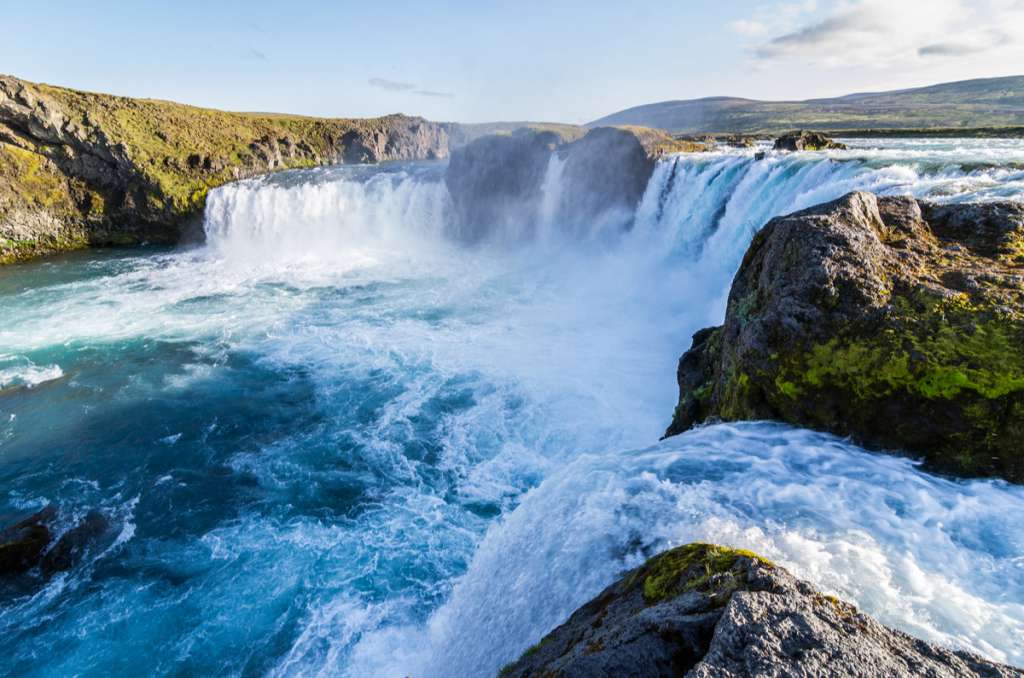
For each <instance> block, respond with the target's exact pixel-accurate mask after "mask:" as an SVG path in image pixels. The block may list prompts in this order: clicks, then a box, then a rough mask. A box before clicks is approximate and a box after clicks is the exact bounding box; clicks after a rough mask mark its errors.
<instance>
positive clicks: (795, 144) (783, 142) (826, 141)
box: [775, 130, 846, 151]
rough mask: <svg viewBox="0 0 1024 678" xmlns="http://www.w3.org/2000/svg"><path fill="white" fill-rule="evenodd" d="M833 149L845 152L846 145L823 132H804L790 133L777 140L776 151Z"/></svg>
mask: <svg viewBox="0 0 1024 678" xmlns="http://www.w3.org/2000/svg"><path fill="white" fill-rule="evenodd" d="M831 149H836V150H845V149H846V145H845V144H841V143H839V142H838V141H835V140H833V139H832V138H831V137H829V136H826V135H824V134H822V133H821V132H807V131H804V130H799V131H796V132H788V133H786V134H783V135H782V136H781V137H779V138H778V139H776V140H775V150H776V151H825V150H831Z"/></svg>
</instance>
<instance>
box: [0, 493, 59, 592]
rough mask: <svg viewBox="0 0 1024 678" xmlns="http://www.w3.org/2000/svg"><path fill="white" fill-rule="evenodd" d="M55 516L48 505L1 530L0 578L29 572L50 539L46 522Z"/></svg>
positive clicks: (53, 510) (54, 512) (55, 513)
mask: <svg viewBox="0 0 1024 678" xmlns="http://www.w3.org/2000/svg"><path fill="white" fill-rule="evenodd" d="M56 516H57V510H56V509H55V508H54V507H53V506H52V505H51V506H47V507H46V508H44V509H43V510H41V511H39V512H38V513H35V514H33V515H31V516H29V517H28V518H25V519H24V520H22V521H19V522H18V523H16V524H14V525H11V526H9V527H7V528H4V530H3V531H0V577H11V576H15V575H19V574H23V573H25V572H28V571H29V570H31V569H32V568H33V567H35V566H36V565H38V564H39V561H40V558H41V557H42V555H43V551H44V550H45V549H46V547H47V546H48V545H49V543H50V540H51V534H50V528H49V527H48V523H50V522H52V521H53V519H54V518H56Z"/></svg>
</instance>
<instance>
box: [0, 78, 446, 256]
mask: <svg viewBox="0 0 1024 678" xmlns="http://www.w3.org/2000/svg"><path fill="white" fill-rule="evenodd" d="M452 129H453V128H452V126H450V125H444V124H437V123H430V122H427V121H425V120H423V119H420V118H412V117H408V116H403V115H391V116H385V117H382V118H373V119H346V118H310V117H302V116H290V115H277V114H263V113H230V112H225V111H218V110H212V109H205V108H198V107H194V106H187V105H184V104H177V103H173V102H168V101H158V100H151V99H132V98H128V97H119V96H112V95H107V94H95V93H90V92H81V91H77V90H72V89H67V88H63V87H53V86H50V85H42V84H35V83H29V82H25V81H22V80H18V79H16V78H10V77H4V76H0V263H4V262H10V261H14V260H20V259H24V258H29V257H32V256H36V255H38V254H42V253H45V252H50V251H56V250H63V249H71V248H76V247H83V246H87V245H89V244H110V243H117V244H135V243H138V242H143V241H150V242H152V241H168V240H176V239H177V237H178V235H179V232H180V228H181V226H182V224H183V223H184V222H185V221H187V220H189V219H190V218H192V217H194V216H195V215H197V214H199V213H200V212H201V210H202V208H203V206H204V205H205V199H206V194H207V191H209V190H210V189H211V188H214V187H216V186H220V185H222V184H224V183H226V182H228V181H232V180H235V179H239V178H243V177H248V176H254V175H258V174H263V173H266V172H272V171H277V170H281V169H289V168H300V167H311V166H315V165H320V164H326V163H332V162H379V161H382V160H391V159H422V158H429V157H443V156H444V155H446V154H447V150H448V144H449V132H450V131H452Z"/></svg>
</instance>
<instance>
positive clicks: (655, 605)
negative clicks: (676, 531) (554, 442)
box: [501, 544, 1024, 678]
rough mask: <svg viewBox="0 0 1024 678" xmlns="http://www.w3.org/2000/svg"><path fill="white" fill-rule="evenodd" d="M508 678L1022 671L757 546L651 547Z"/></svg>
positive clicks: (511, 668)
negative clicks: (828, 592) (947, 643)
mask: <svg viewBox="0 0 1024 678" xmlns="http://www.w3.org/2000/svg"><path fill="white" fill-rule="evenodd" d="M501 675H502V676H503V677H515V678H526V677H528V676H529V677H540V676H551V677H557V678H576V677H578V678H584V677H586V678H590V677H592V676H615V677H617V678H618V677H623V678H630V677H632V678H649V677H650V678H653V677H656V676H666V677H668V676H684V675H685V676H688V677H707V678H711V677H712V676H715V677H718V676H865V678H866V677H868V676H913V675H920V676H933V677H935V678H945V677H949V678H953V677H954V676H1024V672H1021V671H1019V670H1017V669H1014V668H1012V667H1008V666H1003V665H999V664H995V663H992V662H989V661H986V660H984V659H982V658H980V657H977V656H975V655H972V654H970V653H966V652H955V651H951V650H947V649H945V648H941V647H938V646H935V645H930V644H928V643H925V642H924V641H921V640H917V639H914V638H911V637H910V636H908V635H906V634H904V633H902V632H900V631H895V630H892V629H889V628H887V627H885V626H882V625H881V624H879V623H877V622H876V621H874V620H873V619H871V618H870V617H868V616H866V615H864V614H861V613H860V612H859V611H858V610H857V609H856V608H855V607H853V606H852V605H849V604H847V603H844V602H841V601H839V600H837V599H835V598H832V597H829V596H824V595H822V594H820V593H819V592H817V591H816V590H815V589H814V588H813V587H812V586H811V585H810V584H808V583H807V582H804V581H801V580H798V579H796V578H795V577H793V576H792V575H790V574H789V573H788V572H786V571H785V570H784V569H782V568H780V567H778V566H776V565H773V564H771V563H769V562H767V561H765V560H763V559H761V558H759V557H758V556H756V555H755V554H753V553H750V552H747V551H738V550H734V549H729V548H725V547H721V546H714V545H709V544H688V545H686V546H682V547H679V548H676V549H673V550H671V551H666V552H665V553H662V554H660V555H658V556H655V557H654V558H652V559H651V560H649V561H648V562H647V563H645V564H644V565H643V566H641V567H640V568H638V569H636V570H634V571H632V572H629V573H627V574H626V575H625V576H624V577H623V578H622V579H620V580H619V581H618V582H616V583H614V584H612V585H611V586H609V587H608V588H607V589H605V590H604V591H603V592H602V593H601V594H600V595H599V596H597V597H596V598H594V599H593V600H591V601H590V602H589V603H587V604H586V605H584V606H583V607H581V608H580V609H578V610H577V611H576V612H574V613H573V615H572V616H571V617H570V618H569V619H568V621H566V622H565V623H564V624H562V625H561V626H559V627H558V628H556V629H555V630H553V631H552V632H551V633H549V634H548V635H547V636H545V637H544V638H543V639H541V641H540V642H539V643H537V644H536V645H535V646H533V647H532V648H530V649H529V650H527V651H526V652H525V653H524V654H523V655H522V656H521V657H520V658H519V659H518V660H517V661H515V662H514V663H512V664H510V665H508V666H507V667H505V668H504V669H503V670H502V672H501Z"/></svg>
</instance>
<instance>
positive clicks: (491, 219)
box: [445, 128, 568, 240]
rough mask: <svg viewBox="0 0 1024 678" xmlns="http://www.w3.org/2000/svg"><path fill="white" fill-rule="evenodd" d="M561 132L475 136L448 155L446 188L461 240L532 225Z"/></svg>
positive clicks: (563, 139)
mask: <svg viewBox="0 0 1024 678" xmlns="http://www.w3.org/2000/svg"><path fill="white" fill-rule="evenodd" d="M566 141H568V137H567V136H566V134H565V133H561V132H554V131H547V130H532V129H527V128H524V129H521V130H517V131H515V132H512V133H511V134H494V135H488V136H484V137H480V138H478V139H476V140H474V141H471V142H470V143H468V144H466V145H465V146H463V147H462V148H459V149H456V150H455V151H453V152H452V155H451V159H450V160H449V162H448V169H447V170H446V172H445V184H446V185H447V187H448V193H449V194H450V195H451V198H452V205H453V207H454V218H455V223H456V224H457V227H458V229H459V233H460V234H461V235H462V237H463V238H464V239H466V240H477V239H480V238H482V237H483V236H484V235H486V234H487V233H489V232H495V231H500V230H501V229H503V228H504V227H506V226H513V225H517V224H530V223H533V222H534V221H535V220H536V218H537V214H538V210H539V209H540V203H541V187H542V185H543V183H544V175H545V173H546V171H547V168H548V163H549V162H550V161H551V155H552V153H554V152H555V149H557V148H558V147H560V146H561V145H563V144H564V143H566Z"/></svg>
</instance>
